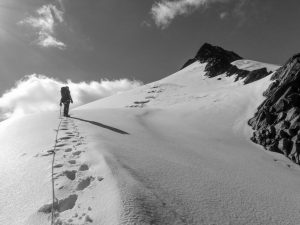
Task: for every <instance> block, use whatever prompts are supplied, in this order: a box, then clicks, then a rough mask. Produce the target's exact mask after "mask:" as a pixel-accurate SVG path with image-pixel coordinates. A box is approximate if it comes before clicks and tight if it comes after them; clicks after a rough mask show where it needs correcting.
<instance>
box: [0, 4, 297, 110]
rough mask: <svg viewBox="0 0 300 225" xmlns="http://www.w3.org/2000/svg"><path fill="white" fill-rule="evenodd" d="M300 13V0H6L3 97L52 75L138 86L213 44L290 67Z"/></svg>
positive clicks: (1, 31)
mask: <svg viewBox="0 0 300 225" xmlns="http://www.w3.org/2000/svg"><path fill="white" fill-rule="evenodd" d="M299 12H300V2H299V0H285V1H283V0H153V1H152V0H143V1H141V0H0V49H1V50H0V94H3V93H5V92H10V91H12V90H17V89H16V88H17V87H18V85H20V84H21V82H22V81H23V82H27V83H28V80H29V81H32V79H33V80H34V79H35V78H40V77H42V78H45V76H46V77H48V78H51V79H52V80H53V82H54V83H55V82H56V81H57V82H61V83H62V84H63V83H67V82H68V81H67V80H69V82H73V83H76V84H79V83H80V82H87V84H91V81H95V82H98V83H99V84H100V85H101V84H103V83H102V82H101V80H109V81H110V84H111V85H112V86H114V85H113V81H115V80H116V82H119V81H120V79H121V78H126V82H127V83H126V82H125V83H126V85H125V87H126V88H128V87H135V86H136V84H137V83H138V82H136V81H142V82H144V83H148V82H152V81H155V80H158V79H161V78H163V77H165V76H168V75H170V74H172V73H174V72H176V71H177V70H178V69H179V68H180V67H181V66H182V65H183V64H184V63H185V62H186V61H187V59H189V58H192V57H193V56H194V55H195V53H196V52H197V50H198V49H199V48H200V47H201V45H202V44H203V43H205V42H208V43H211V44H214V45H218V46H221V47H223V48H225V49H228V50H233V51H235V52H236V53H238V54H239V55H241V56H242V57H244V58H248V59H254V60H258V61H262V62H269V63H274V64H283V63H284V62H285V61H286V60H287V59H288V58H289V57H290V56H292V55H293V54H295V53H297V52H300V42H299V38H300V28H299V21H300V13H299ZM28 75H34V76H28ZM39 75H43V76H39ZM44 80H45V79H42V81H44ZM29 83H30V82H29ZM121 89H122V88H121ZM118 91H119V88H116V92H118ZM2 97H3V96H2ZM0 102H1V101H0ZM0 108H1V104H0Z"/></svg>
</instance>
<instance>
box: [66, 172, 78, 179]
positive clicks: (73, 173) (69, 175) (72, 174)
mask: <svg viewBox="0 0 300 225" xmlns="http://www.w3.org/2000/svg"><path fill="white" fill-rule="evenodd" d="M76 173H77V171H76V170H71V171H70V170H66V171H64V172H63V174H64V175H65V176H66V177H67V178H68V179H70V180H75V178H76Z"/></svg>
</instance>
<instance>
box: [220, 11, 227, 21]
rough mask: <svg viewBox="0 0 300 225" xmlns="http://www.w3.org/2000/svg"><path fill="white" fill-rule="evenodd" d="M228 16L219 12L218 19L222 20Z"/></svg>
mask: <svg viewBox="0 0 300 225" xmlns="http://www.w3.org/2000/svg"><path fill="white" fill-rule="evenodd" d="M227 16H228V12H221V13H220V19H221V20H223V19H225V18H226V17H227Z"/></svg>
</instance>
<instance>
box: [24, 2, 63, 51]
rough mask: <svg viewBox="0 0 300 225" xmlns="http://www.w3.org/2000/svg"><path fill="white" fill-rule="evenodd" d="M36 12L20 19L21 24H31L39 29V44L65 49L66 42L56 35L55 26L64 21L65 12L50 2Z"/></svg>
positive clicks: (37, 41)
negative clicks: (58, 38)
mask: <svg viewBox="0 0 300 225" xmlns="http://www.w3.org/2000/svg"><path fill="white" fill-rule="evenodd" d="M35 14H36V15H35V16H29V17H27V18H25V19H24V20H22V21H20V22H19V24H21V25H29V26H30V27H32V28H33V29H35V30H37V31H38V32H37V35H38V38H37V40H36V43H37V45H39V46H41V47H45V48H49V47H56V48H59V49H65V48H66V45H65V43H63V42H61V41H59V40H57V38H55V37H54V35H55V27H56V26H57V25H59V24H62V23H63V22H64V12H63V11H62V10H60V9H58V8H57V7H56V6H55V5H53V4H48V5H43V6H42V7H40V8H38V9H37V10H36V12H35Z"/></svg>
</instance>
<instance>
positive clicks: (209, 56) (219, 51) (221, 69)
mask: <svg viewBox="0 0 300 225" xmlns="http://www.w3.org/2000/svg"><path fill="white" fill-rule="evenodd" d="M240 59H243V58H242V57H241V56H239V55H238V54H236V53H235V52H232V51H227V50H225V49H223V48H221V47H218V46H213V45H211V44H208V43H205V44H204V45H202V47H201V48H200V49H199V51H198V52H197V54H196V56H195V57H194V58H192V59H189V60H188V61H187V62H186V63H185V64H184V65H183V67H182V69H183V68H185V67H187V66H189V65H190V64H192V63H194V62H196V61H199V62H200V63H207V64H206V67H205V71H206V76H208V77H215V76H218V75H221V74H226V76H232V75H234V76H235V81H238V80H240V79H244V84H248V83H251V82H253V81H256V80H259V79H261V78H263V77H265V76H267V75H269V72H268V71H267V69H266V68H261V69H257V70H253V71H248V70H243V69H239V68H238V67H237V66H235V65H232V64H231V63H232V62H234V61H236V60H240Z"/></svg>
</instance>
